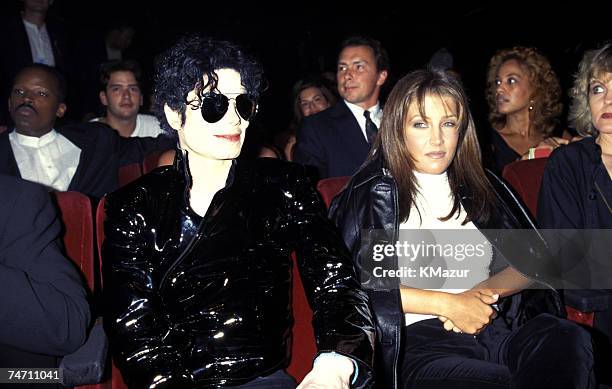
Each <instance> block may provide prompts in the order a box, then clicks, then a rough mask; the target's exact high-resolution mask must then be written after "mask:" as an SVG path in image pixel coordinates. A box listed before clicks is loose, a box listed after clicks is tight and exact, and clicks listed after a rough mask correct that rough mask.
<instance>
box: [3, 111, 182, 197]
mask: <svg viewBox="0 0 612 389" xmlns="http://www.w3.org/2000/svg"><path fill="white" fill-rule="evenodd" d="M57 132H58V133H60V134H62V135H63V136H65V137H66V138H67V139H68V140H69V141H70V142H72V143H74V144H75V145H76V146H77V147H78V148H79V149H81V156H80V159H79V165H78V167H77V170H76V172H75V173H74V177H72V181H70V185H69V186H68V190H69V191H76V192H81V193H84V194H86V195H88V196H91V197H93V198H96V199H99V198H101V197H102V196H104V195H105V194H106V193H109V192H112V191H114V190H115V189H117V187H118V182H119V179H118V173H119V167H121V166H125V165H129V164H131V163H135V162H142V160H143V159H144V158H145V157H146V156H147V155H148V154H150V153H152V152H154V151H158V150H167V149H170V148H173V147H174V146H175V145H176V141H175V140H174V139H172V138H169V137H167V136H164V135H160V136H158V137H157V138H122V137H120V136H119V134H117V131H115V130H113V129H112V128H110V127H108V126H106V125H104V124H101V123H79V124H75V125H70V126H66V127H63V128H61V129H59V130H57ZM0 173H3V174H8V175H12V176H17V177H21V174H20V173H19V168H18V166H17V162H16V160H15V155H14V154H13V149H12V147H11V143H10V141H9V137H8V132H5V133H3V134H0Z"/></svg>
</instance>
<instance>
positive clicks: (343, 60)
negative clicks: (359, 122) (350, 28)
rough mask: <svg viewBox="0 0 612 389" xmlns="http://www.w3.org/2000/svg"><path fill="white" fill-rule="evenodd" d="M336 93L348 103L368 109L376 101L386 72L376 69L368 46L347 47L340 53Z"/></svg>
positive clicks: (372, 53)
mask: <svg viewBox="0 0 612 389" xmlns="http://www.w3.org/2000/svg"><path fill="white" fill-rule="evenodd" d="M336 79H337V81H338V93H340V96H342V98H343V99H345V100H346V101H348V102H349V103H352V104H356V105H358V106H360V107H361V108H363V109H368V108H370V107H372V106H374V105H376V102H377V101H378V95H379V94H380V87H381V86H382V85H383V84H384V83H385V80H386V79H387V71H386V70H383V71H381V72H379V71H378V70H377V68H376V58H375V57H374V50H372V48H371V47H369V46H349V47H346V48H344V49H343V50H342V51H341V52H340V56H339V57H338V68H337V73H336Z"/></svg>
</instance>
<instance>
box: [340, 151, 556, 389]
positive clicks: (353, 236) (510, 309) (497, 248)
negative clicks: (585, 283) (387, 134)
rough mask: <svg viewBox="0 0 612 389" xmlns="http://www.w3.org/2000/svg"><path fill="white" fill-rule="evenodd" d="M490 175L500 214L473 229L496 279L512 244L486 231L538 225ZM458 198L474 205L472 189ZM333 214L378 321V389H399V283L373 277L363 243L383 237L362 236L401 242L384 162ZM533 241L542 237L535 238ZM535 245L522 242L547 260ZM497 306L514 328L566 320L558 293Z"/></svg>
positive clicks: (362, 177) (363, 173) (355, 180)
mask: <svg viewBox="0 0 612 389" xmlns="http://www.w3.org/2000/svg"><path fill="white" fill-rule="evenodd" d="M487 175H488V178H489V180H490V182H491V185H492V187H493V189H494V191H495V193H496V195H497V200H498V202H499V203H498V208H497V210H498V212H497V214H496V215H495V216H494V217H493V218H492V219H491V220H490V221H489V222H488V223H487V225H481V224H478V223H474V224H475V225H476V227H477V228H478V229H479V230H480V231H481V232H483V234H484V235H485V236H486V237H487V239H488V240H489V241H490V242H491V244H492V245H493V249H494V251H493V261H492V263H491V266H490V274H495V273H497V272H499V271H501V270H503V269H504V268H505V267H507V266H508V263H507V261H506V259H505V258H504V257H503V252H504V248H505V245H507V244H512V243H511V242H504V241H502V240H503V239H504V237H505V235H503V234H491V232H492V231H491V230H489V231H487V230H486V229H509V228H513V229H516V228H521V229H534V228H535V226H534V224H533V222H532V221H531V220H530V217H529V214H528V213H527V212H526V211H525V209H524V207H523V206H522V205H521V204H520V202H518V201H517V199H516V197H515V196H514V194H513V193H512V192H511V191H510V190H509V189H508V187H507V186H506V184H505V183H504V182H503V181H501V180H500V179H499V178H498V177H497V176H495V175H494V174H493V173H491V172H488V171H487ZM460 196H461V205H462V206H463V208H464V209H469V207H471V206H472V203H471V197H470V193H469V190H468V188H462V191H461V193H460ZM329 214H330V217H331V219H332V220H333V221H334V222H335V223H336V225H337V226H338V227H339V228H340V231H341V233H342V235H343V237H344V241H345V243H346V244H347V246H348V248H349V251H351V253H352V256H353V260H354V261H355V264H356V269H357V274H358V275H360V277H361V280H362V284H363V285H364V286H365V288H366V290H367V292H368V294H369V296H370V304H371V309H372V312H373V314H374V318H375V322H376V342H377V343H376V355H375V370H376V383H377V385H378V387H380V388H385V389H392V388H393V389H394V388H397V387H398V377H397V374H398V364H399V363H400V348H401V344H402V339H401V334H402V331H401V329H402V327H403V326H404V314H403V313H402V304H401V298H400V292H399V287H400V284H399V278H396V277H386V278H382V277H374V276H372V264H371V263H369V262H372V261H371V260H369V261H368V260H366V259H365V258H371V255H369V253H367V252H366V250H368V249H369V247H370V246H369V245H368V244H362V243H363V242H367V241H374V240H380V239H381V237H380V236H374V237H373V236H363V235H362V234H368V232H370V231H374V230H378V231H380V230H385V233H386V234H387V236H386V237H385V238H384V239H385V241H386V243H388V242H396V241H397V240H398V233H399V224H400V220H399V216H398V215H399V207H398V193H397V187H396V184H395V180H394V178H393V177H392V176H391V175H390V173H389V172H388V170H387V169H385V168H383V162H382V161H381V159H380V158H378V159H375V160H373V161H370V162H369V163H368V164H366V165H365V166H364V167H362V168H361V170H360V171H359V172H357V173H356V174H355V175H354V176H353V177H352V178H351V180H350V181H349V183H348V184H347V187H346V188H345V189H344V191H343V192H342V193H341V194H340V195H339V196H337V197H336V198H335V199H334V200H333V202H332V204H331V206H330V210H329ZM530 236H531V235H530ZM533 236H539V235H538V234H537V233H536V234H533ZM534 240H535V241H534ZM534 240H532V241H531V242H529V241H525V242H524V250H525V252H526V253H530V255H529V257H530V258H533V256H534V255H535V256H536V257H542V258H544V257H545V256H546V255H547V253H546V252H545V249H546V247H545V242H544V241H542V240H539V239H534ZM513 251H516V250H513ZM513 265H514V263H513ZM389 267H390V268H392V269H397V268H398V260H397V257H394V258H393V259H392V261H391V262H390V265H389ZM515 267H517V266H515ZM521 267H522V266H519V267H518V270H519V271H521V272H522V273H523V274H526V275H528V276H530V277H531V278H532V279H535V280H540V281H542V282H546V280H545V279H544V278H543V275H541V274H539V273H537V272H535V271H532V269H531V268H527V269H522V268H521ZM525 297H528V298H525ZM499 307H500V315H499V317H500V318H503V320H504V321H505V323H506V324H507V325H508V326H511V327H516V326H519V325H521V324H522V323H524V322H525V321H526V320H529V319H530V318H531V317H534V316H535V315H537V314H539V313H542V312H548V313H552V314H554V315H557V316H563V315H564V309H563V304H562V302H561V299H560V297H559V294H558V293H557V291H555V290H552V289H543V290H542V289H540V290H524V291H523V292H522V293H520V294H517V295H515V296H512V297H507V298H503V299H501V300H500V302H499Z"/></svg>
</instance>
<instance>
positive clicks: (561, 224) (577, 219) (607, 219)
mask: <svg viewBox="0 0 612 389" xmlns="http://www.w3.org/2000/svg"><path fill="white" fill-rule="evenodd" d="M570 96H571V99H572V102H571V107H570V113H569V122H570V124H571V125H572V126H573V127H574V128H576V130H577V131H578V132H579V134H580V135H583V136H584V139H582V140H580V141H576V142H572V143H571V144H570V145H568V146H565V147H562V148H559V149H558V150H555V151H554V152H553V153H552V154H551V156H550V158H549V159H548V163H547V164H546V169H545V170H544V176H543V178H542V186H541V189H540V197H539V200H538V222H539V224H540V226H541V227H542V228H546V229H555V231H550V232H551V233H553V234H554V235H557V236H565V234H566V233H567V232H566V231H563V232H561V231H558V230H559V229H570V230H573V231H576V230H582V229H585V230H586V231H585V232H583V234H587V235H583V236H584V237H585V238H586V241H585V242H584V243H586V242H587V241H590V243H589V244H588V245H587V244H584V243H583V244H579V245H576V246H577V247H573V246H574V245H572V247H568V245H566V244H563V245H562V246H561V247H562V248H561V250H562V255H561V257H562V258H565V257H567V259H566V261H567V263H565V265H566V268H568V269H571V268H572V267H577V268H580V269H584V270H586V271H588V272H589V273H590V274H588V275H587V277H588V280H589V282H590V283H591V285H590V286H589V288H590V290H588V291H584V290H566V291H565V294H566V299H567V298H571V297H572V295H573V296H577V297H578V298H577V299H576V298H574V299H573V300H578V301H584V300H585V296H589V295H590V296H594V292H597V295H599V297H597V299H598V300H599V301H601V300H602V298H603V299H604V301H605V300H606V296H607V300H608V301H610V302H612V292H611V290H610V289H611V288H609V284H610V283H609V280H610V265H609V264H610V247H611V246H610V242H611V241H612V236H610V233H609V231H612V207H611V205H612V45H611V44H607V45H605V46H603V47H601V48H599V49H596V50H591V51H588V52H586V53H585V55H584V58H583V59H582V61H581V62H580V65H579V67H578V72H577V73H576V78H575V81H574V86H573V88H572V90H571V93H570ZM606 231H608V232H606ZM569 234H570V236H571V235H572V234H574V233H573V232H569ZM568 241H569V240H568ZM572 241H574V242H575V241H576V240H572ZM563 243H565V242H563ZM576 251H578V252H576ZM602 253H603V254H602ZM594 255H599V257H594ZM601 265H603V266H604V267H602V266H601ZM606 266H607V270H606ZM601 278H603V279H604V281H603V282H601V281H597V280H598V279H601ZM578 281H582V280H578ZM578 284H579V283H578ZM593 284H595V285H593ZM602 288H606V289H607V290H597V289H602ZM597 305H599V304H597ZM597 310H599V308H598V309H597ZM595 315H596V318H595V327H596V328H595V331H596V333H599V336H598V338H597V339H596V342H595V352H596V354H595V355H596V360H595V362H596V367H600V369H598V370H597V373H598V376H599V377H598V378H600V379H601V380H603V381H605V382H606V383H607V384H608V385H612V373H611V372H610V363H611V362H612V308H610V307H608V308H607V309H606V310H604V311H600V312H596V314H595ZM602 335H603V337H602ZM606 354H607V355H606ZM604 376H607V377H604Z"/></svg>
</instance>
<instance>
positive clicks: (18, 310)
mask: <svg viewBox="0 0 612 389" xmlns="http://www.w3.org/2000/svg"><path fill="white" fill-rule="evenodd" d="M15 182H17V181H15ZM2 185H6V183H5V182H3V184H2ZM6 190H7V188H3V190H2V192H4V191H6ZM10 191H11V192H13V194H14V195H7V196H2V197H3V198H2V206H1V208H3V210H2V212H1V214H2V215H3V216H2V220H0V224H1V225H0V296H2V303H1V304H0V323H2V324H1V325H0V343H4V344H7V345H11V346H14V347H16V348H19V349H22V350H25V351H28V352H33V353H40V354H46V355H57V356H63V355H66V354H69V353H71V352H73V351H75V350H76V349H77V348H78V347H79V346H81V344H83V342H84V341H85V338H86V331H87V328H88V326H89V319H90V312H89V303H88V302H87V295H86V291H85V288H84V285H83V282H82V280H81V278H80V277H79V274H78V272H77V270H76V268H75V266H74V265H73V264H72V262H70V260H69V259H67V258H66V257H65V256H64V255H63V254H62V251H61V245H60V242H59V240H58V237H59V234H60V232H61V230H60V223H59V220H58V218H57V214H56V210H55V207H54V206H53V204H52V202H51V199H50V197H49V194H48V193H47V192H46V191H45V190H44V189H43V188H40V187H38V186H35V185H30V184H27V185H19V186H17V185H15V186H14V187H12V186H11V187H10ZM5 210H6V211H5Z"/></svg>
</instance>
